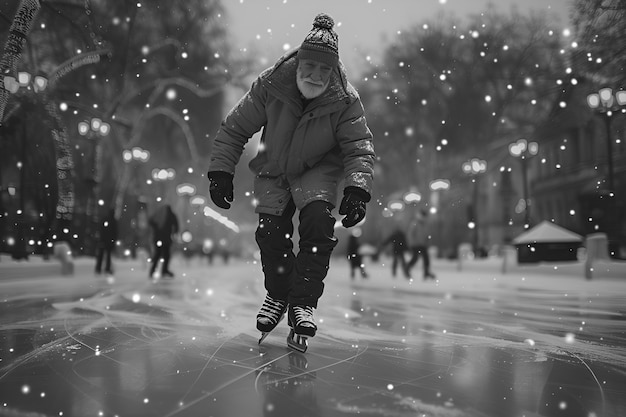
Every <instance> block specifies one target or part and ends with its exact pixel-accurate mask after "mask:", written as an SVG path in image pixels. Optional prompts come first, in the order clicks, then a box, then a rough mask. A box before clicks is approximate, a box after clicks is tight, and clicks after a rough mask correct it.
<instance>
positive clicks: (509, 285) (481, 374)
mask: <svg viewBox="0 0 626 417" xmlns="http://www.w3.org/2000/svg"><path fill="white" fill-rule="evenodd" d="M386 261H387V260H386V259H381V261H380V262H379V263H377V264H371V263H370V264H368V265H367V269H368V272H369V275H370V277H369V278H368V279H361V278H360V277H357V278H355V279H354V280H352V279H350V276H349V271H348V266H347V262H345V261H344V260H343V259H341V258H333V260H332V262H331V269H330V273H329V276H328V277H327V279H326V289H325V293H324V296H323V298H322V299H321V300H320V305H319V309H318V310H317V311H316V320H317V322H318V326H319V332H318V335H317V336H316V337H314V338H312V339H310V340H309V349H308V350H307V352H306V353H304V354H301V353H298V352H295V351H292V350H290V349H289V348H287V345H286V337H287V333H288V326H287V324H286V321H283V322H282V323H281V324H280V325H279V327H278V328H277V329H276V330H275V331H274V332H273V333H272V334H271V335H270V336H269V337H268V338H267V339H266V340H265V341H264V342H263V344H262V345H260V346H259V345H258V343H257V341H258V338H259V336H260V334H259V332H258V331H257V330H256V329H255V319H254V318H255V316H256V313H257V310H258V308H259V306H260V303H261V302H262V299H263V297H264V289H263V282H262V279H261V267H260V265H258V263H255V262H253V261H243V260H233V261H231V262H230V263H229V264H228V265H225V264H223V263H222V262H220V261H219V260H217V261H216V262H215V263H214V264H213V265H208V264H207V263H205V262H202V261H200V260H194V261H192V262H190V263H187V262H184V261H182V260H181V259H176V260H175V261H174V265H173V266H174V270H175V272H176V277H175V279H173V280H171V281H166V280H160V281H157V282H155V283H152V282H150V281H149V280H148V279H147V270H146V269H145V266H143V265H141V264H140V263H139V262H137V261H122V260H117V261H116V275H115V277H105V276H94V274H93V272H92V271H93V260H90V259H79V260H77V263H76V271H75V274H74V275H73V276H61V275H60V272H59V267H58V266H57V265H55V264H54V263H53V262H43V261H41V260H37V259H31V260H30V261H28V262H22V263H17V262H13V261H11V260H10V259H9V258H7V257H6V256H5V257H3V258H2V260H1V261H0V274H1V275H0V415H2V416H28V417H30V416H80V417H84V416H94V417H99V416H119V417H128V416H215V417H218V416H219V417H221V416H228V417H231V416H246V417H254V416H279V417H282V416H299V417H305V416H311V417H313V416H329V417H331V416H389V417H399V416H407V417H408V416H411V417H421V416H424V417H483V416H493V417H504V416H506V417H522V416H524V417H538V416H550V417H552V416H563V417H577V416H580V417H619V416H625V415H626V395H625V394H626V353H625V352H626V350H625V349H624V348H625V347H626V337H625V332H626V326H624V323H625V319H626V302H625V300H626V282H625V281H626V274H623V271H625V270H626V269H619V268H623V266H622V265H619V268H617V267H616V265H613V264H607V265H605V266H604V267H603V268H598V271H597V273H596V276H594V279H592V280H585V279H584V275H583V270H582V267H581V266H580V265H561V266H550V265H541V266H529V267H524V268H521V267H517V268H513V269H511V270H509V271H507V273H502V270H501V268H500V267H499V263H498V261H497V260H476V261H468V262H467V263H465V264H464V265H462V267H461V268H460V267H459V265H458V264H456V263H453V262H451V261H443V260H435V261H434V272H435V273H436V274H437V278H438V279H437V281H422V279H421V276H420V275H419V274H418V273H417V272H418V271H415V272H416V273H415V274H414V275H415V276H414V279H413V281H407V280H406V279H404V278H401V277H397V278H393V277H392V276H391V272H390V267H389V265H388V264H386V263H385V262H386ZM418 266H419V265H418Z"/></svg>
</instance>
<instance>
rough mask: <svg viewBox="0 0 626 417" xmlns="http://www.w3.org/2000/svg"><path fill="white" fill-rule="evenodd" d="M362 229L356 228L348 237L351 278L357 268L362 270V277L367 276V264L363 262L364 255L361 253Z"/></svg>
mask: <svg viewBox="0 0 626 417" xmlns="http://www.w3.org/2000/svg"><path fill="white" fill-rule="evenodd" d="M361 233H362V232H361V229H360V228H358V227H357V228H355V229H353V230H352V233H350V237H349V238H348V250H347V252H348V262H349V263H350V278H351V279H354V274H355V271H356V270H359V271H360V272H361V278H367V272H366V271H365V265H364V264H363V256H362V255H361V253H360V249H361V243H360V242H359V237H360V236H361Z"/></svg>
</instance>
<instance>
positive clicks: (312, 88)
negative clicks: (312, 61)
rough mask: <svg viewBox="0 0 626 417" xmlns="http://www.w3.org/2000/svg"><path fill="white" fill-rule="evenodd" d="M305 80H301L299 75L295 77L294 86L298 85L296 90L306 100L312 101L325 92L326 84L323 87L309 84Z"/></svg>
mask: <svg viewBox="0 0 626 417" xmlns="http://www.w3.org/2000/svg"><path fill="white" fill-rule="evenodd" d="M306 80H307V79H306V78H301V77H300V74H298V75H297V76H296V84H297V85H298V90H300V93H302V95H303V96H304V98H306V99H309V100H310V99H312V98H315V97H318V96H320V95H322V93H323V92H324V91H326V87H328V82H326V84H324V85H316V84H312V83H311V82H308V81H306Z"/></svg>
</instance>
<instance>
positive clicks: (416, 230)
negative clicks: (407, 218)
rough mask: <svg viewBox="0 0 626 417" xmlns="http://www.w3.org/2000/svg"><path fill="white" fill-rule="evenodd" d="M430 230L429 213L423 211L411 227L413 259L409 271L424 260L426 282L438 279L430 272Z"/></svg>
mask: <svg viewBox="0 0 626 417" xmlns="http://www.w3.org/2000/svg"><path fill="white" fill-rule="evenodd" d="M428 229H429V227H428V211H427V210H426V209H421V210H420V211H418V212H417V214H416V215H415V218H414V219H413V221H412V222H411V224H410V225H409V234H408V243H409V250H410V253H411V259H410V260H409V263H408V269H409V271H410V270H411V269H412V268H413V267H414V266H415V264H416V263H417V262H418V260H419V258H420V257H421V258H422V259H423V267H424V281H426V280H428V279H432V280H434V279H435V278H436V277H435V274H433V273H432V271H431V270H430V255H429V254H428V245H429V240H430V231H429V230H428Z"/></svg>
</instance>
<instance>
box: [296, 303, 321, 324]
mask: <svg viewBox="0 0 626 417" xmlns="http://www.w3.org/2000/svg"><path fill="white" fill-rule="evenodd" d="M293 314H294V316H295V319H296V324H297V325H298V326H300V327H316V326H315V320H314V319H313V307H311V306H294V307H293Z"/></svg>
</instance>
